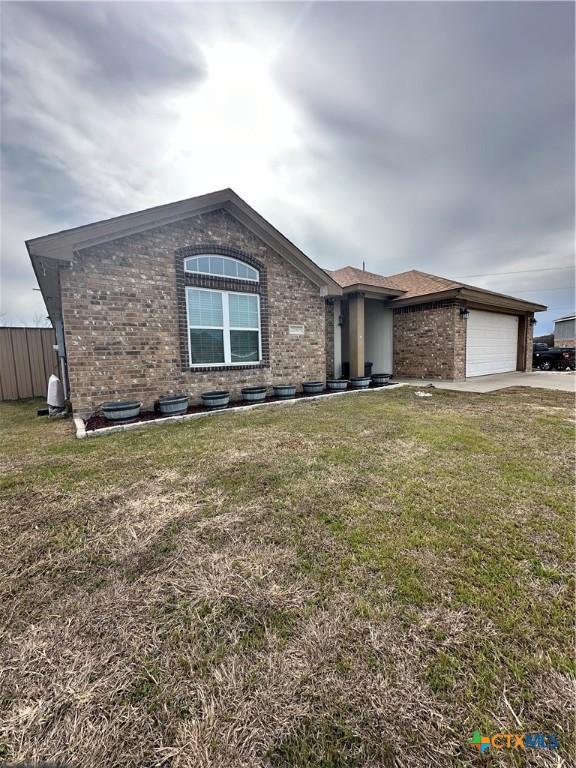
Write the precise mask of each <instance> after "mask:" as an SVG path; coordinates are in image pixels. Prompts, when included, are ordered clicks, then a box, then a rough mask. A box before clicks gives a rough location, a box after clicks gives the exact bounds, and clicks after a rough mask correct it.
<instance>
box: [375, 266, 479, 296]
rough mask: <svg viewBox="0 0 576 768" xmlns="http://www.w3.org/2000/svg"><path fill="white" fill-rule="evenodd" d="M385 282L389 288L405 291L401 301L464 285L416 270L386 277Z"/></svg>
mask: <svg viewBox="0 0 576 768" xmlns="http://www.w3.org/2000/svg"><path fill="white" fill-rule="evenodd" d="M385 280H386V282H387V284H388V285H389V286H390V287H391V288H397V289H399V290H401V291H405V293H403V294H402V296H401V297H400V298H402V299H410V298H412V297H414V296H425V295H426V294H427V293H439V292H440V291H452V290H454V288H463V287H464V283H459V282H457V281H456V280H448V279H447V278H446V277H438V275H430V274H428V273H427V272H420V271H419V270H418V269H410V270H408V272H399V273H398V274H397V275H390V276H389V277H386V278H385Z"/></svg>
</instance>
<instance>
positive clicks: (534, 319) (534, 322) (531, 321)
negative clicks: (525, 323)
mask: <svg viewBox="0 0 576 768" xmlns="http://www.w3.org/2000/svg"><path fill="white" fill-rule="evenodd" d="M537 322H538V320H536V318H535V317H531V318H530V325H536V323H537Z"/></svg>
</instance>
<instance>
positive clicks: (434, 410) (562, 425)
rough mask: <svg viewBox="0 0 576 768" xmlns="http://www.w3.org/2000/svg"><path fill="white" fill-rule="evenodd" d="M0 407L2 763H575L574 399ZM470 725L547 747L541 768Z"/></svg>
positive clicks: (404, 393) (391, 398)
mask: <svg viewBox="0 0 576 768" xmlns="http://www.w3.org/2000/svg"><path fill="white" fill-rule="evenodd" d="M36 407H37V403H31V402H30V403H18V404H10V403H4V404H1V405H0V425H1V427H0V429H1V433H0V457H1V461H2V469H3V471H2V479H1V485H2V494H1V502H0V504H1V508H0V525H1V538H0V541H1V548H2V551H1V553H0V611H1V612H2V635H1V640H0V643H1V645H0V676H1V689H0V760H1V759H5V760H8V761H9V762H10V761H32V760H40V759H43V760H58V759H59V760H63V761H70V763H71V764H72V765H75V766H82V768H84V766H89V767H90V768H91V767H92V766H99V767H100V768H101V767H106V768H108V766H118V768H120V767H122V768H128V767H130V768H131V767H134V768H136V766H138V767H141V766H150V767H151V766H161V765H162V766H164V765H165V766H173V767H174V768H181V767H184V766H186V767H189V768H204V767H205V768H209V767H210V768H224V767H227V768H228V767H229V768H239V767H246V768H257V767H258V766H270V767H271V768H277V767H279V766H285V767H286V768H288V766H301V767H302V768H304V767H307V768H312V767H314V768H337V767H338V768H340V767H341V768H344V767H345V766H346V767H347V768H349V767H355V766H391V767H392V766H394V768H403V767H404V766H406V768H412V767H413V766H415V767H416V768H420V767H421V768H424V767H425V766H426V767H428V766H439V767H441V766H475V765H492V766H493V765H530V766H553V765H554V766H560V765H562V761H561V760H560V761H559V755H560V757H562V758H564V760H566V761H567V762H566V763H564V764H565V765H568V764H571V757H570V756H571V754H572V748H573V734H572V733H571V731H572V724H573V722H574V706H573V703H574V694H573V679H574V678H573V673H574V670H573V650H572V641H573V629H572V628H573V621H574V609H573V594H574V593H573V585H572V583H571V574H572V569H573V559H574V548H573V547H574V537H573V533H574V517H573V515H574V491H573V477H574V475H573V472H574V467H573V458H574V457H573V441H574V412H573V409H572V397H571V396H570V395H568V394H565V393H561V392H545V391H541V390H522V389H517V390H508V391H504V392H500V393H497V394H491V395H475V394H463V393H450V392H442V391H434V393H433V397H431V398H421V399H420V398H417V397H415V395H414V391H413V390H411V389H407V388H404V389H398V390H395V391H389V392H385V393H369V394H362V395H356V396H353V397H343V398H335V399H334V400H329V401H315V402H309V403H303V404H298V405H294V406H291V407H274V408H265V409H261V410H256V411H252V412H250V413H240V414H223V415H218V416H213V417H211V418H207V419H200V420H195V421H190V422H187V423H181V424H177V425H169V426H165V427H153V428H149V429H143V430H141V431H134V432H126V433H119V434H115V435H111V436H107V437H99V438H92V439H87V440H83V441H78V440H75V439H74V438H73V437H72V424H71V422H70V421H66V422H64V421H49V420H48V419H46V418H37V417H36V416H35V409H36ZM475 730H480V731H481V732H482V733H484V734H492V733H495V732H499V731H500V732H502V731H503V732H508V731H510V732H524V731H526V732H531V731H550V732H555V733H557V734H558V735H559V737H560V742H561V749H560V753H558V752H546V751H543V750H534V751H531V752H530V753H529V756H528V758H527V756H526V755H524V754H520V753H518V752H509V751H507V750H502V751H501V752H495V751H494V750H492V755H491V756H482V757H480V756H479V755H478V754H477V752H475V750H474V748H473V747H472V746H470V745H468V744H467V743H466V742H467V739H469V738H470V737H471V736H472V733H473V732H474V731H475Z"/></svg>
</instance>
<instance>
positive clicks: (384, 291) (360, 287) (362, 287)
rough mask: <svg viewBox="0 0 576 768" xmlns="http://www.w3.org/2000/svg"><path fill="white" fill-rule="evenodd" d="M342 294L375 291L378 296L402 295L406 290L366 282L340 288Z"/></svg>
mask: <svg viewBox="0 0 576 768" xmlns="http://www.w3.org/2000/svg"><path fill="white" fill-rule="evenodd" d="M342 293H343V294H348V293H375V294H378V295H380V296H391V297H395V296H402V295H403V294H404V293H406V291H400V290H398V289H397V288H384V286H381V285H369V284H368V283H354V284H353V285H346V286H344V287H343V288H342Z"/></svg>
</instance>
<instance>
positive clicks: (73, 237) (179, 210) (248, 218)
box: [26, 189, 342, 296]
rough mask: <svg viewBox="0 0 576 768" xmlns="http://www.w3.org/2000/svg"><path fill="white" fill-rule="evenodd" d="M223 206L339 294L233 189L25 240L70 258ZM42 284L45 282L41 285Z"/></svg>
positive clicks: (324, 289) (43, 252)
mask: <svg viewBox="0 0 576 768" xmlns="http://www.w3.org/2000/svg"><path fill="white" fill-rule="evenodd" d="M219 208H223V209H225V210H227V211H228V212H229V213H230V214H231V215H232V216H234V217H235V218H237V219H238V220H239V221H241V222H242V223H243V224H244V225H245V226H246V227H248V229H250V230H251V231H252V232H253V233H254V234H255V235H256V236H257V237H259V238H260V239H262V240H264V242H266V243H267V244H268V245H269V246H270V247H271V248H272V249H273V250H275V251H277V252H279V253H280V254H281V255H283V256H284V257H285V258H286V260H287V261H289V262H290V263H291V264H292V265H293V266H295V267H296V268H297V269H299V270H300V271H301V272H303V273H304V274H305V275H306V276H307V277H308V278H309V279H310V280H311V281H312V282H313V283H315V284H316V285H317V286H319V288H320V289H321V290H320V292H321V295H324V296H340V295H341V294H342V288H341V287H340V285H339V284H338V283H337V282H336V281H335V280H334V279H333V278H331V277H330V276H329V275H327V274H326V272H325V271H324V270H323V269H321V268H320V267H319V266H318V265H317V264H316V263H315V262H313V261H312V259H310V258H309V257H308V256H306V254H305V253H303V252H302V251H301V250H300V249H299V248H298V247H297V246H295V245H294V244H293V243H292V242H290V240H288V238H286V237H284V235H282V233H281V232H279V231H278V230H277V229H276V228H275V227H273V226H272V225H271V224H270V223H269V222H267V221H266V219H264V217H262V216H261V215H260V214H259V213H258V212H257V211H255V210H254V209H253V208H251V207H250V206H249V205H248V204H247V203H246V202H245V201H244V200H242V198H241V197H239V196H238V195H237V194H236V193H235V192H234V191H233V190H231V189H224V190H219V191H217V192H211V193H209V194H207V195H202V196H200V197H195V198H190V199H188V200H181V201H179V202H176V203H168V204H167V205H161V206H156V207H155V208H149V209H147V210H146V211H138V212H136V213H128V214H125V215H123V216H116V217H114V218H112V219H106V220H104V221H99V222H96V223H94V224H87V225H85V226H82V227H76V228H74V229H69V230H64V231H63V232H56V233H54V234H51V235H45V236H44V237H37V238H33V239H31V240H27V241H26V247H27V249H28V253H29V254H30V257H31V258H32V257H37V258H38V257H40V258H42V259H54V260H57V261H61V262H62V261H63V262H66V261H67V262H71V261H72V259H73V258H74V252H75V251H79V250H82V249H84V248H89V247H90V246H94V245H99V244H101V243H105V242H110V241H113V240H118V239H120V238H122V237H127V236H128V235H132V234H136V233H138V232H144V231H146V230H148V229H155V228H157V227H161V226H165V225H166V224H171V223H173V222H176V221H180V220H182V219H186V218H190V217H192V216H198V215H201V214H203V213H208V212H210V211H213V210H218V209H219ZM41 287H42V285H41Z"/></svg>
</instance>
